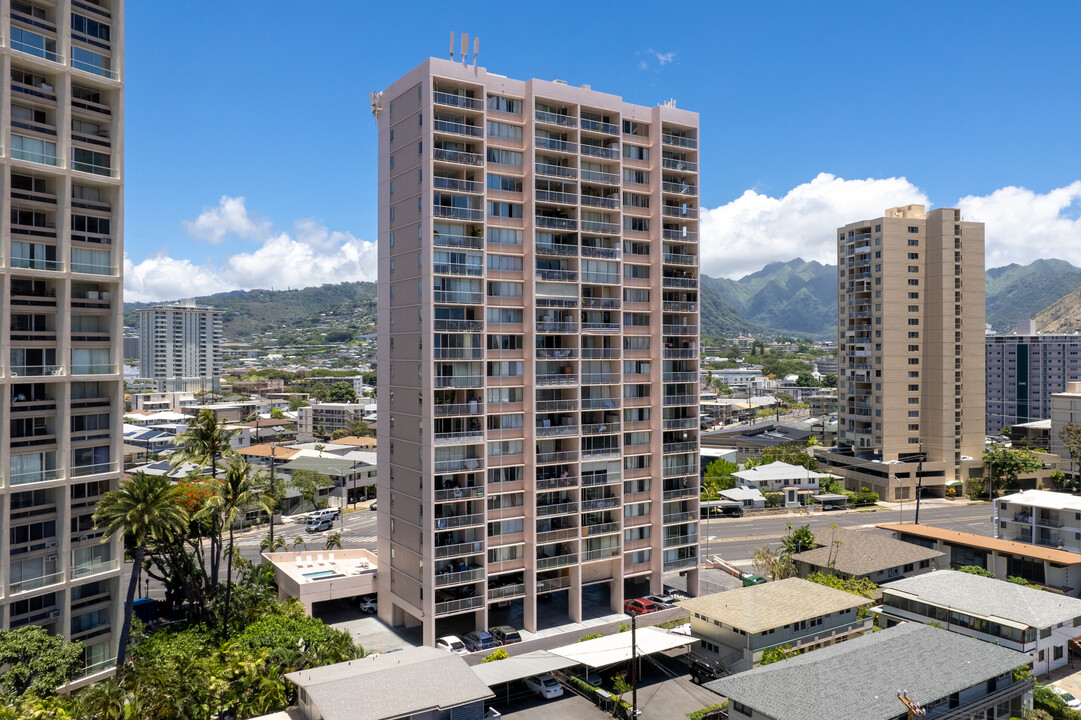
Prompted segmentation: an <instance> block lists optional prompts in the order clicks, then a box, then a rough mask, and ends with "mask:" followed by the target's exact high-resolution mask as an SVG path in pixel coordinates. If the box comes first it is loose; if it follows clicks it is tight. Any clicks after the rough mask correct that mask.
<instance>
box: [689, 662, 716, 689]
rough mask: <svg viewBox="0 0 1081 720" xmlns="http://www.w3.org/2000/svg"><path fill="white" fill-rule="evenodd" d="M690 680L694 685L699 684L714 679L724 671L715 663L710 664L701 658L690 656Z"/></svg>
mask: <svg viewBox="0 0 1081 720" xmlns="http://www.w3.org/2000/svg"><path fill="white" fill-rule="evenodd" d="M689 665H690V672H691V682H693V683H694V684H695V685H701V684H702V683H708V682H710V681H712V680H716V679H717V678H719V677H721V676H722V675H723V674H724V673H723V672H722V671H721V669H720V668H719V667H717V666H715V665H712V664H710V663H709V662H707V661H706V660H704V659H702V658H697V657H695V658H691V659H690V661H689Z"/></svg>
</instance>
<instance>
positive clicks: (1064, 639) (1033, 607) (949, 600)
mask: <svg viewBox="0 0 1081 720" xmlns="http://www.w3.org/2000/svg"><path fill="white" fill-rule="evenodd" d="M876 612H878V614H879V616H880V617H881V618H882V620H883V621H884V623H883V624H885V625H887V626H889V625H896V624H897V623H899V622H904V621H916V622H921V623H932V622H933V623H938V624H939V625H940V626H942V627H944V628H946V629H947V630H950V631H951V632H955V633H960V634H962V635H968V636H969V637H974V638H976V639H978V640H984V641H986V642H990V643H995V644H997V645H1001V646H1002V647H1007V648H1010V649H1012V650H1017V651H1019V652H1023V653H1027V654H1028V656H1029V659H1030V660H1031V661H1032V662H1033V669H1034V671H1035V672H1036V673H1037V674H1040V675H1042V674H1044V673H1049V672H1051V671H1052V670H1054V669H1056V668H1059V667H1062V666H1063V665H1065V664H1066V663H1067V662H1069V655H1070V653H1069V649H1068V646H1069V643H1070V641H1071V640H1073V639H1074V638H1076V637H1078V636H1081V600H1078V599H1077V598H1073V597H1070V596H1068V595H1060V594H1058V593H1053V592H1048V591H1046V590H1039V589H1036V588H1030V587H1025V586H1024V585H1018V584H1016V583H1011V582H1007V581H1005V580H997V579H995V578H988V577H981V576H979V575H972V574H970V573H963V572H957V571H954V570H941V571H939V572H933V573H929V574H927V575H921V576H920V577H913V578H907V579H905V580H898V581H897V582H895V583H890V584H889V585H886V586H884V587H883V588H882V605H881V606H880V607H878V608H876Z"/></svg>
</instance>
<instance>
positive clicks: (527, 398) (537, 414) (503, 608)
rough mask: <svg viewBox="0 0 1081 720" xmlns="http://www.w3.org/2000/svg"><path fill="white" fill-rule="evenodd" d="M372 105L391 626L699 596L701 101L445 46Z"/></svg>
mask: <svg viewBox="0 0 1081 720" xmlns="http://www.w3.org/2000/svg"><path fill="white" fill-rule="evenodd" d="M474 60H475V56H474ZM372 102H373V107H372V110H373V112H374V113H375V116H376V119H377V121H378V127H379V355H378V361H379V387H378V398H379V399H378V403H379V427H380V430H379V432H380V442H379V451H378V452H379V467H380V468H381V469H380V473H379V478H380V480H379V502H380V506H379V511H380V517H379V522H378V528H379V530H378V538H379V540H378V543H379V559H380V563H381V564H382V567H381V568H380V571H379V611H380V614H381V615H382V617H383V618H384V619H385V620H387V621H388V622H392V623H394V624H406V625H413V626H415V625H418V624H422V625H423V633H424V640H425V642H426V643H428V644H430V643H432V642H433V641H434V640H435V638H437V637H439V636H441V635H445V634H448V633H460V632H466V631H469V630H473V629H474V628H485V627H489V626H493V625H497V624H503V623H506V624H511V625H517V626H518V627H524V628H526V629H527V630H535V629H537V627H538V626H539V625H543V624H545V618H558V619H559V620H558V622H562V623H566V622H568V621H577V620H581V619H582V618H583V617H587V616H590V615H591V614H600V613H607V612H610V611H611V610H616V611H621V609H622V602H623V599H624V597H625V595H629V596H630V597H636V596H637V595H638V594H641V593H643V592H649V591H660V590H661V588H662V578H663V576H664V575H665V574H666V573H677V572H682V573H683V574H684V575H685V576H686V577H687V579H688V582H689V583H690V584H691V585H692V588H693V589H697V583H698V570H697V568H698V558H697V550H698V530H697V528H698V475H699V460H698V425H699V421H698V381H699V374H698V358H699V350H698V152H699V146H698V115H697V114H696V113H693V112H688V111H686V110H678V109H676V107H675V104H674V103H673V102H669V103H666V104H664V105H661V106H657V107H652V108H649V107H643V106H638V105H631V104H629V103H626V102H624V101H623V100H622V99H621V98H619V97H617V96H615V95H608V94H605V93H601V92H597V91H595V90H591V89H590V88H589V87H588V86H582V87H572V86H569V85H567V84H566V83H563V82H558V81H557V82H549V81H543V80H526V81H522V80H511V79H509V78H506V77H504V76H502V75H496V74H494V73H490V72H488V71H487V70H485V69H484V68H482V67H477V66H476V65H475V62H474V63H466V62H464V61H454V60H440V59H429V60H426V61H424V62H423V63H421V64H420V65H418V66H417V67H416V68H414V69H413V70H412V71H410V72H409V73H408V74H406V75H405V76H403V77H402V78H400V79H399V80H397V81H396V82H394V83H393V84H392V85H391V86H390V87H389V88H387V89H386V90H385V91H383V92H382V93H373V96H372ZM383 468H386V470H383ZM631 593H633V594H631ZM538 603H542V605H541V608H542V610H543V612H542V613H540V614H541V616H542V617H541V618H540V619H538Z"/></svg>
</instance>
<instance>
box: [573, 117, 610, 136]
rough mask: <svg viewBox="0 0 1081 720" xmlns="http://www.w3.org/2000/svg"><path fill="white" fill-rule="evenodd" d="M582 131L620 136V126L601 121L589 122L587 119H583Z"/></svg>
mask: <svg viewBox="0 0 1081 720" xmlns="http://www.w3.org/2000/svg"><path fill="white" fill-rule="evenodd" d="M582 129H583V130H586V131H588V132H596V133H603V134H605V135H619V126H618V125H615V124H613V123H606V122H601V121H600V120H587V119H586V118H582Z"/></svg>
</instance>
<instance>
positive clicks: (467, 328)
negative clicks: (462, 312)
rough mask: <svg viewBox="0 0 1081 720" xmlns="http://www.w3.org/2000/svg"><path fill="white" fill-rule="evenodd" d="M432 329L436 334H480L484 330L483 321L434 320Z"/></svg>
mask: <svg viewBox="0 0 1081 720" xmlns="http://www.w3.org/2000/svg"><path fill="white" fill-rule="evenodd" d="M432 329H433V330H435V331H436V332H480V331H481V330H483V329H484V321H482V320H457V319H454V320H444V319H440V318H436V319H435V320H433V321H432Z"/></svg>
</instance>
